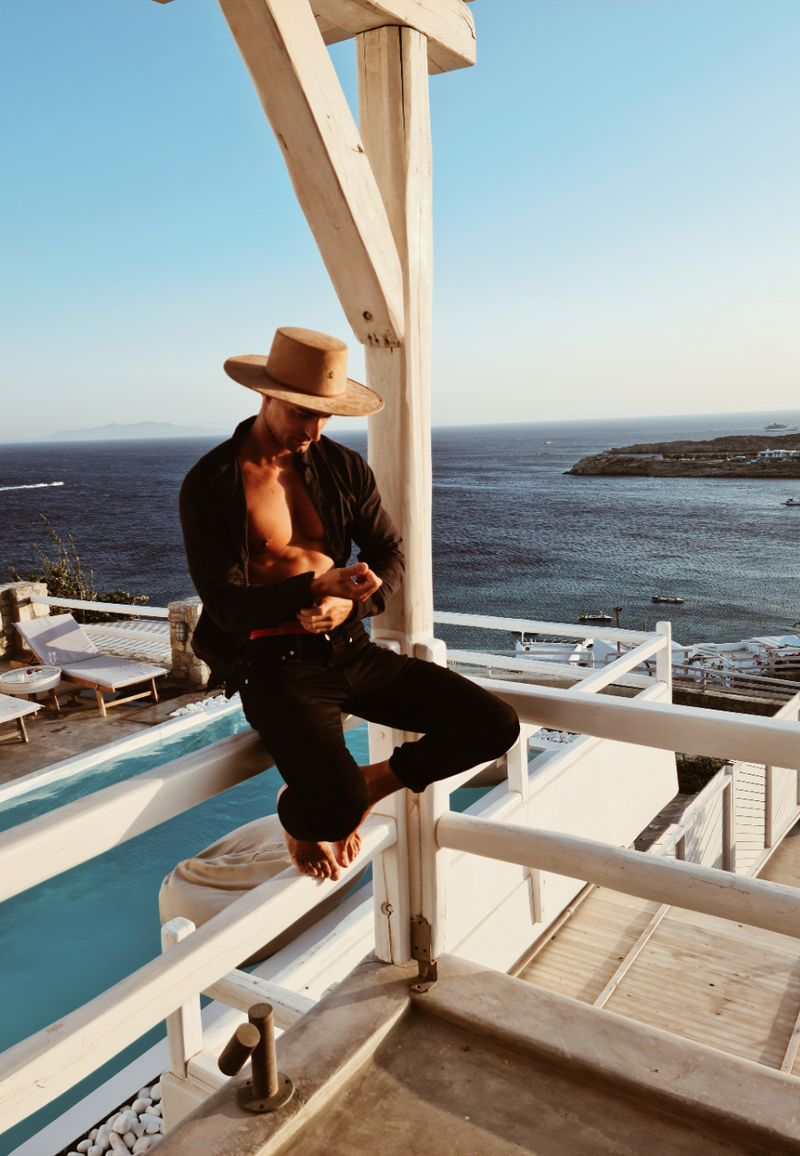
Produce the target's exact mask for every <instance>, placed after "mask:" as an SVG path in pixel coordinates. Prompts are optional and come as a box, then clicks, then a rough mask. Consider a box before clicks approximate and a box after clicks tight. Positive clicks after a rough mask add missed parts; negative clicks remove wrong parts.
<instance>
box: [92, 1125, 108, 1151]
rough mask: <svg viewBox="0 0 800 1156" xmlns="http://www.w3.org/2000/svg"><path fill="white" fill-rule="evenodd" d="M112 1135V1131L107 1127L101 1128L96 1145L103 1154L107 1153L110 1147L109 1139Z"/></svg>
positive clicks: (96, 1137) (95, 1141) (96, 1138)
mask: <svg viewBox="0 0 800 1156" xmlns="http://www.w3.org/2000/svg"><path fill="white" fill-rule="evenodd" d="M110 1135H111V1129H110V1128H108V1127H106V1126H105V1125H104V1126H103V1127H102V1128H100V1129H99V1130H98V1132H97V1135H96V1136H95V1140H94V1144H95V1147H96V1148H99V1149H100V1151H101V1152H105V1151H106V1149H107V1148H108V1147H109V1146H110V1144H109V1139H108V1137H109V1136H110Z"/></svg>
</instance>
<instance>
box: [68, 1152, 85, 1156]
mask: <svg viewBox="0 0 800 1156" xmlns="http://www.w3.org/2000/svg"><path fill="white" fill-rule="evenodd" d="M67 1156H83V1153H81V1152H67Z"/></svg>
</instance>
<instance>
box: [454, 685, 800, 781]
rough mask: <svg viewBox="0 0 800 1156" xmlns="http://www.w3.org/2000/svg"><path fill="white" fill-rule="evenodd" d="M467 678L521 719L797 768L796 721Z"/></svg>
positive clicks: (641, 743)
mask: <svg viewBox="0 0 800 1156" xmlns="http://www.w3.org/2000/svg"><path fill="white" fill-rule="evenodd" d="M472 681H473V682H475V683H477V685H478V686H483V687H486V689H487V690H489V691H491V692H492V694H496V695H497V697H498V698H501V699H502V700H503V701H504V702H507V703H509V705H510V706H513V707H514V709H515V710H516V712H517V714H518V715H519V717H520V719H521V720H522V721H523V722H527V723H535V724H537V725H538V726H543V727H550V728H552V729H553V730H568V731H575V732H577V733H579V734H584V735H594V736H595V737H596V738H600V739H614V740H615V741H616V742H620V743H635V744H636V745H637V746H643V747H655V748H656V749H657V750H662V751H676V750H677V751H693V752H694V753H695V754H698V755H714V756H718V757H720V758H725V759H731V760H737V761H739V762H743V763H762V764H763V763H764V761H765V759H769V761H770V763H772V764H773V766H778V767H792V768H793V769H794V770H800V741H798V740H800V727H798V724H797V723H796V722H794V721H792V722H789V721H785V720H784V719H770V718H756V717H755V716H754V715H741V714H734V713H733V712H732V711H722V710H706V709H705V708H704V707H694V706H674V705H673V704H672V703H664V702H644V701H642V699H641V698H635V699H620V698H615V697H611V696H610V695H602V694H584V695H578V694H574V693H573V692H572V690H569V691H564V690H553V689H551V688H550V687H546V686H526V685H524V684H523V683H515V682H503V681H502V680H501V679H488V678H473V679H472ZM653 685H654V686H656V687H657V686H659V685H660V684H659V683H658V682H656V683H654V684H653Z"/></svg>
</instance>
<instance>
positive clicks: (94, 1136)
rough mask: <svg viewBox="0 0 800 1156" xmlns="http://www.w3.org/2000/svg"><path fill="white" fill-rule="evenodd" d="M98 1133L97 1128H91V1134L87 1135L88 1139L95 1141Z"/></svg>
mask: <svg viewBox="0 0 800 1156" xmlns="http://www.w3.org/2000/svg"><path fill="white" fill-rule="evenodd" d="M99 1131H100V1129H99V1128H92V1130H91V1132H90V1133H89V1139H90V1140H96V1139H97V1133H98V1132H99Z"/></svg>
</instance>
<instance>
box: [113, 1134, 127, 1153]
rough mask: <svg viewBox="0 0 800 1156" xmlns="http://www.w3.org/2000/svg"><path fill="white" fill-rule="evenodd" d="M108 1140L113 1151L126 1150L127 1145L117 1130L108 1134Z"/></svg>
mask: <svg viewBox="0 0 800 1156" xmlns="http://www.w3.org/2000/svg"><path fill="white" fill-rule="evenodd" d="M109 1140H110V1142H111V1147H112V1148H113V1149H114V1151H115V1152H127V1151H128V1145H127V1144H126V1143H125V1141H124V1140H123V1139H122V1137H121V1136H120V1134H119V1132H112V1133H111V1135H110V1136H109Z"/></svg>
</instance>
